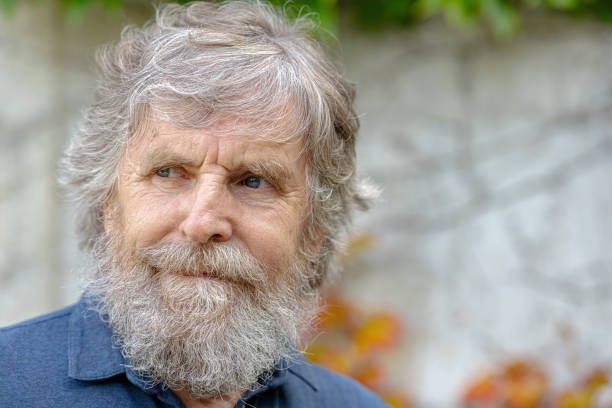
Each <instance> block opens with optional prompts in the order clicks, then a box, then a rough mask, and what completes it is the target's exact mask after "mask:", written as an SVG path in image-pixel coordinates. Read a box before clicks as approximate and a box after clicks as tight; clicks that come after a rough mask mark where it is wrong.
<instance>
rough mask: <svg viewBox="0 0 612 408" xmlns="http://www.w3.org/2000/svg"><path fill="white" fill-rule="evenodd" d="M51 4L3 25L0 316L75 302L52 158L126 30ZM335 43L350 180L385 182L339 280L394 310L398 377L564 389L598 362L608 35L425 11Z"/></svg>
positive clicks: (605, 340)
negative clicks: (99, 54)
mask: <svg viewBox="0 0 612 408" xmlns="http://www.w3.org/2000/svg"><path fill="white" fill-rule="evenodd" d="M49 3H53V2H47V3H41V5H39V6H35V7H32V6H27V5H23V6H21V7H20V8H19V9H18V10H17V13H16V15H15V16H14V17H12V18H11V19H6V18H3V19H2V20H0V95H2V97H3V103H2V104H0V140H1V143H2V149H0V160H2V163H3V164H4V171H2V172H0V245H1V246H2V248H3V250H2V251H0V325H4V324H10V323H13V322H16V321H20V320H22V319H25V318H28V317H32V316H35V315H37V314H40V313H43V312H46V311H50V310H52V309H54V308H57V307H61V306H63V305H66V304H68V303H70V302H72V301H73V300H74V299H76V297H77V296H78V268H79V265H80V259H79V258H80V257H79V255H78V251H77V249H76V245H75V240H74V236H73V233H72V227H71V218H70V211H69V210H68V209H65V208H64V206H63V204H62V201H61V198H60V194H59V192H58V189H57V187H56V184H55V177H56V174H55V173H56V172H55V169H56V162H57V158H58V156H59V154H60V152H61V150H62V146H63V145H64V143H65V141H66V139H67V136H68V135H69V134H70V133H71V131H72V129H74V127H75V123H76V121H77V119H78V114H79V109H80V107H82V106H83V105H84V104H85V103H87V102H88V101H89V100H90V99H91V96H92V95H91V93H92V89H93V86H94V80H95V79H94V76H93V74H92V72H91V71H92V70H91V66H92V63H91V61H92V56H93V51H94V48H95V46H96V45H98V44H101V43H105V42H108V41H111V40H114V39H116V38H117V37H118V35H119V32H120V29H121V26H122V25H123V24H124V23H125V22H126V21H127V19H126V18H123V17H121V18H118V17H117V16H106V15H100V16H93V17H88V18H86V20H85V21H82V22H80V23H79V22H75V21H69V22H68V24H64V23H63V21H62V15H61V14H60V13H59V12H58V11H57V10H55V9H54V8H53V5H52V4H49ZM131 13H132V14H133V15H135V16H141V15H142V13H141V11H140V10H131ZM134 19H136V20H139V19H140V20H142V17H133V16H132V17H131V20H132V21H133V20H134ZM340 37H341V42H342V43H343V46H344V59H345V64H346V69H347V72H348V75H349V77H351V78H352V79H354V80H355V81H356V82H357V84H358V91H359V93H358V101H357V104H358V109H359V111H360V112H361V113H362V115H363V116H362V131H361V144H360V146H359V152H358V154H359V160H360V171H361V173H362V174H366V175H369V176H370V177H371V178H372V179H373V180H374V181H375V182H377V183H378V184H379V185H381V187H382V188H383V195H382V200H381V202H380V203H379V205H378V206H377V207H376V208H375V209H374V210H373V211H372V212H370V213H368V214H363V215H360V216H359V217H358V220H357V221H358V229H357V230H358V232H365V233H368V234H372V235H374V236H375V246H374V248H372V249H371V250H370V251H369V252H367V253H366V254H364V255H361V256H359V257H358V258H357V259H354V260H353V261H352V262H351V263H350V265H349V268H348V270H347V271H346V273H345V274H344V276H343V279H342V282H341V285H342V288H343V291H344V292H345V293H346V295H347V296H349V297H350V298H351V299H354V300H358V301H359V303H360V304H361V305H362V306H363V307H367V308H371V309H377V308H381V307H384V308H391V309H392V310H394V311H395V312H396V313H398V314H399V315H400V316H402V318H403V320H404V323H405V326H406V328H407V339H408V340H407V341H406V344H405V346H404V347H403V348H402V349H401V350H399V351H398V352H397V354H396V356H395V358H394V359H393V362H392V365H393V370H394V372H395V374H396V375H397V382H398V383H399V384H404V385H405V386H406V387H407V389H408V390H410V391H411V392H412V393H413V394H414V395H415V396H416V398H417V401H419V402H421V403H422V404H423V405H424V406H449V405H450V404H451V402H452V401H454V400H455V398H456V396H457V393H458V391H459V390H460V388H461V386H462V384H463V382H464V381H465V380H466V378H467V377H468V376H469V375H470V374H472V373H474V371H475V370H477V369H480V368H482V367H483V366H485V365H486V364H487V363H490V362H492V361H496V360H498V359H502V358H505V357H507V356H511V355H526V356H535V357H539V358H541V359H544V360H543V363H545V364H548V365H549V367H550V368H551V369H553V370H554V372H555V373H557V376H556V377H555V378H556V379H557V381H558V382H561V383H563V382H564V381H569V380H570V379H571V378H573V376H574V375H576V374H577V373H581V372H582V371H583V370H586V369H588V368H589V367H591V366H593V365H595V364H597V365H604V366H605V365H608V366H610V367H612V352H611V351H610V348H609V347H608V344H609V343H610V342H611V341H612V331H610V330H607V323H608V322H609V321H612V300H611V296H610V294H611V292H612V256H611V255H610V253H611V252H610V248H611V247H612V246H611V244H612V234H611V232H612V216H610V215H609V210H608V209H609V208H610V207H611V206H612V188H611V186H610V185H611V179H612V160H611V158H612V135H611V134H610V131H609V129H610V125H611V122H612V116H611V115H610V114H611V113H612V112H611V110H612V101H611V97H612V94H611V93H610V86H611V83H610V82H611V81H610V75H609V73H610V72H612V52H611V49H610V46H611V45H612V30H611V29H610V28H609V27H608V26H601V25H598V24H595V23H592V22H586V21H575V20H567V19H565V18H562V17H553V16H548V15H543V16H527V18H526V20H525V21H524V27H523V30H522V32H521V34H520V35H519V37H518V38H517V39H516V40H514V41H513V42H510V43H507V44H492V43H490V42H489V41H488V40H487V38H486V37H485V36H480V35H458V34H457V33H455V32H449V31H448V30H447V29H446V28H445V27H444V26H443V25H442V24H440V23H438V22H432V23H428V24H426V25H423V26H421V27H419V28H417V29H414V30H410V31H405V32H375V33H361V32H355V31H353V30H350V29H344V30H343V31H342V32H341V35H340Z"/></svg>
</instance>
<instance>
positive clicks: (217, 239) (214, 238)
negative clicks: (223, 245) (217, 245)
mask: <svg viewBox="0 0 612 408" xmlns="http://www.w3.org/2000/svg"><path fill="white" fill-rule="evenodd" d="M222 239H223V235H221V234H215V235H213V236H212V237H211V240H212V241H220V240H222Z"/></svg>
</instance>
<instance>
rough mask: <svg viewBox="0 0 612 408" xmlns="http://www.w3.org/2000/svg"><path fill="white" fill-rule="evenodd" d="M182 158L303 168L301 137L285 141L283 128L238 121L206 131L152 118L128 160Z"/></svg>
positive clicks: (129, 151) (132, 143) (131, 144)
mask: <svg viewBox="0 0 612 408" xmlns="http://www.w3.org/2000/svg"><path fill="white" fill-rule="evenodd" d="M165 155H173V156H176V155H181V156H185V157H186V158H190V159H193V160H196V161H200V162H201V163H202V164H206V163H211V164H213V163H214V164H221V165H224V166H226V165H227V166H230V167H232V166H235V165H239V164H240V162H241V161H244V160H250V159H256V160H265V159H272V160H276V161H282V162H285V163H287V164H292V165H293V166H295V167H303V165H304V163H305V159H304V152H303V141H302V139H301V138H297V137H293V138H286V137H284V135H283V129H282V128H280V127H279V128H275V129H257V128H252V127H250V126H248V124H244V123H240V122H238V121H229V120H228V121H223V122H218V123H216V124H215V125H213V126H210V127H207V128H185V127H180V126H178V125H175V124H173V123H170V122H167V121H162V120H157V119H152V120H150V121H149V123H148V126H147V127H146V129H142V130H141V132H139V133H138V134H137V135H136V136H135V137H134V138H133V139H132V140H131V141H130V142H129V143H128V147H127V153H126V157H131V158H132V159H134V158H137V157H144V156H147V158H148V159H151V158H156V157H157V158H159V159H163V156H165Z"/></svg>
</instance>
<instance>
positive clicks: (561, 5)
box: [548, 0, 579, 10]
mask: <svg viewBox="0 0 612 408" xmlns="http://www.w3.org/2000/svg"><path fill="white" fill-rule="evenodd" d="M578 3H579V0H548V4H549V5H550V6H551V7H552V8H556V9H559V10H573V9H575V8H576V7H577V6H578Z"/></svg>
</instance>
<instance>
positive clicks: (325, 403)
mask: <svg viewBox="0 0 612 408" xmlns="http://www.w3.org/2000/svg"><path fill="white" fill-rule="evenodd" d="M288 377H289V378H288V383H289V384H290V387H291V388H292V389H293V390H295V391H297V392H296V393H297V394H298V395H300V396H302V398H305V401H308V400H309V401H317V404H315V405H313V406H316V407H352V408H378V407H381V408H383V407H388V405H387V404H385V403H384V402H383V401H382V400H381V399H380V397H378V396H377V395H376V394H374V393H373V392H372V391H370V390H368V389H366V388H365V387H364V386H362V385H361V384H359V383H358V382H357V381H355V380H353V379H352V378H349V377H346V376H344V375H341V374H336V373H333V372H331V371H329V370H327V369H325V368H323V367H320V366H316V365H313V364H311V363H309V362H306V361H304V360H302V361H299V362H297V363H295V364H293V365H292V366H290V367H289V368H288ZM291 406H293V405H291ZM295 406H310V405H309V404H299V403H298V404H296V405H295Z"/></svg>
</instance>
